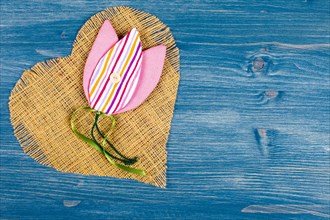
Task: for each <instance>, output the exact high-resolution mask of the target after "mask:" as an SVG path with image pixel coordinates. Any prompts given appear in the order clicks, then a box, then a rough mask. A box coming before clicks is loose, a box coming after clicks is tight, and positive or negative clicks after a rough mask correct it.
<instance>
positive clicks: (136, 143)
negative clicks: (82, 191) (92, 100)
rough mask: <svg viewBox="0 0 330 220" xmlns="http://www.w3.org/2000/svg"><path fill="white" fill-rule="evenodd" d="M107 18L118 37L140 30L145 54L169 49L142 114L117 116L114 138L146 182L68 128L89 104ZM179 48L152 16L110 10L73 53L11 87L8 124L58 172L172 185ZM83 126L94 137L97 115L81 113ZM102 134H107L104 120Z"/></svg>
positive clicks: (87, 29) (81, 36) (92, 22)
mask: <svg viewBox="0 0 330 220" xmlns="http://www.w3.org/2000/svg"><path fill="white" fill-rule="evenodd" d="M105 20H110V22H111V24H112V25H113V27H114V28H115V30H116V32H117V34H118V36H119V37H120V38H121V37H123V36H124V35H125V34H126V33H127V32H128V31H130V29H131V28H133V27H136V28H137V29H138V30H139V32H140V35H141V41H142V45H143V49H144V50H145V49H148V48H150V47H153V46H156V45H159V44H164V45H165V46H166V48H167V53H166V60H165V64H164V69H163V73H162V77H161V80H160V82H159V83H158V85H157V87H156V89H155V90H154V91H153V92H152V94H151V95H150V96H149V98H148V99H147V100H146V101H145V102H144V103H143V104H142V105H141V106H140V107H138V108H137V109H135V110H133V111H129V112H125V113H122V114H119V115H116V116H115V117H116V119H117V125H116V128H115V130H114V132H113V133H112V135H111V137H110V139H111V141H112V142H113V143H114V145H115V146H116V147H117V148H118V149H120V150H121V151H122V152H123V153H124V154H126V155H127V156H130V157H134V156H138V157H139V161H138V162H137V163H136V164H135V165H134V166H133V167H136V168H142V169H144V170H145V171H146V172H147V175H146V176H145V177H141V176H138V175H134V174H130V173H126V172H124V171H122V170H119V169H117V168H115V167H113V166H111V165H110V164H109V163H108V161H107V160H106V159H105V158H104V156H103V155H102V154H100V153H98V152H96V151H95V150H94V149H92V148H91V147H90V146H88V145H87V144H85V143H83V142H82V141H81V140H80V139H78V138H77V137H76V136H75V135H74V134H73V133H72V131H71V130H70V125H69V121H70V115H71V113H72V112H73V111H74V110H75V109H77V108H79V107H82V106H87V105H88V104H87V101H86V98H85V97H84V92H83V87H82V77H83V69H84V64H85V62H86V58H87V56H88V53H89V51H90V49H91V46H92V44H93V42H94V39H95V37H96V35H97V33H98V30H99V28H100V27H101V25H102V24H103V22H104V21H105ZM179 68H180V67H179V50H178V48H177V47H176V45H175V41H174V39H173V36H172V34H171V33H170V30H169V28H168V27H167V26H166V25H164V24H163V23H162V22H160V21H159V19H158V18H156V17H155V16H153V15H150V14H148V13H145V12H142V11H139V10H136V9H133V8H129V7H124V6H120V7H113V8H108V9H106V10H104V11H102V12H100V13H98V14H96V15H94V16H92V17H91V18H90V19H89V20H88V21H87V22H86V23H85V24H84V26H83V27H82V28H81V29H80V31H79V32H78V34H77V37H76V39H75V41H74V43H73V49H72V53H71V54H70V55H69V56H67V57H63V58H56V59H52V60H48V61H45V62H42V63H37V64H36V65H34V66H33V67H32V68H31V69H29V70H26V71H24V73H23V75H22V76H21V79H20V80H18V82H17V84H16V86H15V87H14V88H13V90H12V93H11V96H10V100H9V108H10V119H11V123H12V125H13V128H14V134H15V136H16V137H17V139H18V141H19V143H20V144H21V146H22V148H23V150H24V152H25V153H27V154H28V155H30V156H31V157H32V158H34V159H35V160H36V161H37V162H39V163H41V164H44V165H47V166H50V167H53V168H55V169H56V170H59V171H63V172H70V173H79V174H84V175H97V176H113V177H118V178H132V179H136V180H138V181H141V182H144V183H148V184H152V185H155V186H159V187H165V186H166V142H167V139H168V134H169V130H170V124H171V120H172V116H173V110H174V104H175V100H176V94H177V89H178V83H179V78H180V76H179ZM78 117H79V118H80V120H79V121H77V123H78V128H79V129H80V131H82V132H83V133H84V134H86V135H88V134H89V132H90V126H91V124H92V120H93V116H92V115H91V114H88V113H81V114H80V115H79V116H78ZM100 126H101V127H103V130H107V129H108V128H109V122H108V121H107V120H103V121H101V124H100Z"/></svg>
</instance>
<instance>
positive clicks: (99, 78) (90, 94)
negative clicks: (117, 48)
mask: <svg viewBox="0 0 330 220" xmlns="http://www.w3.org/2000/svg"><path fill="white" fill-rule="evenodd" d="M113 51H114V47H113V48H111V49H110V51H109V53H108V56H107V59H106V61H105V64H104V66H103V69H102V72H101V74H100V75H99V77H97V80H96V82H95V84H94V86H93V88H92V91H91V92H90V93H89V97H92V96H93V94H94V92H95V89H96V88H97V86H98V84H99V82H100V80H101V79H102V78H103V75H104V72H105V70H106V68H107V66H108V63H109V60H110V57H111V55H112V52H113Z"/></svg>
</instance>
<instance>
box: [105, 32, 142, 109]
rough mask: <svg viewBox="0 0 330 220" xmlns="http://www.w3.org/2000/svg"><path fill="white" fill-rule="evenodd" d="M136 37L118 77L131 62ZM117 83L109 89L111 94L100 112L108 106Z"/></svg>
mask: <svg viewBox="0 0 330 220" xmlns="http://www.w3.org/2000/svg"><path fill="white" fill-rule="evenodd" d="M138 36H139V35H138V34H137V35H136V36H135V40H134V43H133V46H132V47H131V50H130V52H129V55H128V58H127V59H126V61H125V64H124V68H122V70H121V72H120V77H122V75H123V72H124V70H126V67H127V64H128V62H129V61H130V60H131V58H132V55H133V51H134V49H135V46H136V42H137V40H138V39H139V37H138ZM119 82H120V81H119ZM119 82H117V83H115V85H114V86H113V87H112V88H111V93H110V95H109V96H108V98H107V101H106V102H105V105H103V107H102V110H101V112H104V110H105V108H106V107H107V105H108V104H109V102H110V100H111V98H112V96H113V94H114V92H115V90H116V88H117V86H118V84H119Z"/></svg>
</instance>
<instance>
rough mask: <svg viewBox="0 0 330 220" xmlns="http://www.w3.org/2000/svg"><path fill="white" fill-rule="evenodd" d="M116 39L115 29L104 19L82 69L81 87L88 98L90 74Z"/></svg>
mask: <svg viewBox="0 0 330 220" xmlns="http://www.w3.org/2000/svg"><path fill="white" fill-rule="evenodd" d="M117 41H118V36H117V34H116V31H115V30H114V29H113V27H112V25H111V23H110V21H108V20H106V21H104V23H103V25H102V27H101V28H100V30H99V33H98V35H97V37H96V39H95V41H94V44H93V46H92V49H91V51H90V53H89V55H88V58H87V61H86V64H85V69H84V78H83V87H84V92H85V96H86V98H87V100H88V103H89V102H90V100H89V93H88V87H89V81H90V78H91V76H92V73H93V71H94V69H95V67H96V65H97V63H98V61H99V60H100V59H101V57H102V56H103V55H104V54H105V53H106V52H107V51H108V50H109V49H110V48H111V47H112V46H113V45H114V44H115V43H116V42H117Z"/></svg>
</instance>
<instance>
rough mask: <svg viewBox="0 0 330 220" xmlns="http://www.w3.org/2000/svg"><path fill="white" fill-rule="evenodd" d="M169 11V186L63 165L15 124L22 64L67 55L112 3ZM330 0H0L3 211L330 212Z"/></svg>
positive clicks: (313, 215)
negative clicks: (177, 67) (45, 161)
mask: <svg viewBox="0 0 330 220" xmlns="http://www.w3.org/2000/svg"><path fill="white" fill-rule="evenodd" d="M117 5H128V6H131V7H134V8H137V9H140V10H143V11H146V12H149V13H152V14H155V15H156V16H158V17H159V18H160V19H161V20H162V21H163V22H164V23H165V24H167V25H168V26H169V27H170V28H171V30H172V32H173V35H174V37H175V39H176V41H177V45H178V47H179V48H180V50H181V51H180V52H181V81H180V86H179V93H178V99H177V103H176V107H175V115H174V118H173V123H172V128H171V134H170V137H169V142H168V145H167V149H168V187H167V189H158V188H155V187H152V186H147V185H144V184H142V183H138V182H135V181H132V180H121V179H114V178H109V177H93V176H91V177H87V176H81V175H75V174H67V173H60V172H57V171H55V170H53V169H51V168H48V167H44V166H42V165H39V164H37V163H36V162H35V161H34V160H32V159H31V158H29V157H28V156H27V155H25V154H24V153H23V152H22V150H21V147H20V146H19V144H18V143H17V141H16V139H15V137H14V136H13V132H12V127H11V125H10V121H9V111H8V104H7V103H8V98H9V95H10V91H11V89H12V88H13V86H14V85H15V83H16V81H17V80H18V79H19V77H20V76H21V73H22V72H23V70H24V69H28V68H30V67H31V66H33V65H34V64H35V63H37V62H40V61H43V60H47V59H50V58H53V57H60V56H66V55H68V54H69V53H70V51H71V45H72V42H73V40H74V38H75V35H76V33H77V31H78V30H79V29H80V27H81V26H82V25H83V24H84V22H85V21H86V20H87V19H88V18H89V17H90V16H92V15H93V14H95V13H97V12H98V11H101V10H103V9H105V8H106V7H111V6H117ZM329 10H330V3H329V2H328V1H321V0H319V1H309V0H306V1H302V0H301V1H284V0H277V1H243V0H236V1H233V0H232V1H230V0H226V1H221V2H219V1H171V2H168V1H164V2H159V1H154V0H151V1H145V2H138V1H111V2H109V1H103V0H102V1H95V0H93V1H82V0H80V1H72V2H71V1H36V0H35V1H7V2H1V13H0V18H1V54H0V62H1V72H0V74H1V94H0V95H1V96H0V97H1V109H2V111H1V113H0V122H1V127H0V141H1V149H0V151H1V156H0V158H1V161H0V162H1V173H0V174H1V188H0V195H1V206H0V217H1V219H67V218H70V219H156V218H157V219H196V218H199V219H327V218H329V216H330V211H329V196H330V190H329V185H330V176H329V163H330V155H329V154H330V136H329V133H330V121H329V118H330V106H329V105H330V104H329V102H330V90H329V85H330V79H329V72H330V61H329V56H330V52H329V47H330V38H329V36H330V32H329V25H330V24H329V21H330V16H329Z"/></svg>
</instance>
